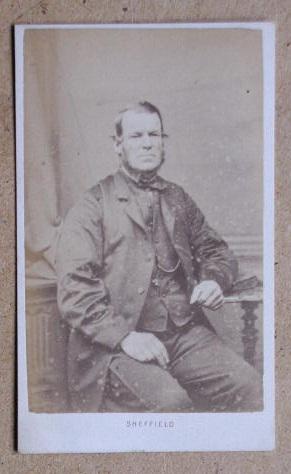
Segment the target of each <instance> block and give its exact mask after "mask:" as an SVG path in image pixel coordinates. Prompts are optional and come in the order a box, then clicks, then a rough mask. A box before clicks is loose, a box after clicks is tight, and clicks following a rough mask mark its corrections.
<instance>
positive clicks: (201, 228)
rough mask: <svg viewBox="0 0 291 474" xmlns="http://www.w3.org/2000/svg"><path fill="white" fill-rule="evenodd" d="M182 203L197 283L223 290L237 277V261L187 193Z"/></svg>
mask: <svg viewBox="0 0 291 474" xmlns="http://www.w3.org/2000/svg"><path fill="white" fill-rule="evenodd" d="M185 194H186V193H185ZM185 200H186V201H185V202H186V211H187V220H188V224H189V228H190V236H189V239H190V246H191V252H192V256H193V260H194V264H195V266H196V268H198V278H199V281H203V280H215V281H216V282H217V283H218V284H219V286H220V287H221V289H222V290H223V291H226V290H228V289H229V288H230V287H231V286H232V284H233V282H234V280H235V279H236V278H237V273H238V263H237V260H236V259H235V257H234V255H233V253H232V252H231V250H230V249H229V248H228V245H227V243H226V242H225V241H224V240H223V239H222V238H221V237H220V236H219V235H218V234H217V232H216V231H215V230H214V229H212V228H211V227H210V226H209V225H208V223H207V222H206V219H205V217H204V215H203V214H202V212H201V211H200V209H199V208H198V207H197V205H196V204H195V202H194V201H193V200H192V199H191V198H190V196H189V195H188V194H186V197H185Z"/></svg>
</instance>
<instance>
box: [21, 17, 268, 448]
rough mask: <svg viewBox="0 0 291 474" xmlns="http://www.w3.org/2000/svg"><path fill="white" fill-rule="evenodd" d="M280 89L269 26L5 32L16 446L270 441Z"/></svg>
mask: <svg viewBox="0 0 291 474" xmlns="http://www.w3.org/2000/svg"><path fill="white" fill-rule="evenodd" d="M273 89H274V28H273V25H272V24H270V23H265V24H264V23H249V24H247V23H237V24H231V23H229V24H219V23H218V24H214V23H213V24H196V25H194V24H176V25H174V24H172V25H171V24H168V25H165V24H164V25H158V24H156V25H42V26H38V25H22V26H18V27H16V98H17V102H16V105H17V107H16V115H17V190H18V192H17V195H18V209H17V210H18V369H19V376H18V403H19V436H20V447H21V449H22V450H24V451H26V452H55V451H56V450H59V451H60V452H67V451H71V452H94V451H95V452H100V451H130V450H131V449H132V450H143V451H155V450H160V451H169V450H172V451H175V450H177V451H179V450H180V451H183V450H193V451H195V450H209V451H211V450H226V449H228V450H240V449H242V450H245V449H250V450H251V449H254V450H256V449H272V446H273V440H274V433H273V429H272V426H273V410H274V395H273V390H274V382H273V377H274V375H273V370H274V369H273V337H274V334H273V331H274V329H273V263H274V257H273V199H274V193H273V145H274V144H273V134H274V129H273V125H274V124H273V113H274V112H273V109H274V103H273V100H274V90H273ZM183 420H184V421H183ZM221 423H222V424H223V425H225V426H226V428H225V432H224V433H223V434H222V433H221ZM78 425H79V428H78ZM258 425H260V427H259V426H258ZM228 427H229V429H228ZM254 427H256V428H255V429H256V431H255V432H254ZM76 430H77V431H76ZM78 430H80V431H78ZM113 430H114V431H115V432H116V433H115V434H113ZM137 430H138V433H139V435H137ZM69 431H71V433H72V435H71V434H68V432H69ZM76 432H78V433H79V439H78V440H76V439H75V438H74V440H73V433H75V434H76ZM110 432H111V437H110V436H109V433H110ZM35 433H38V434H39V433H42V434H41V435H40V436H39V438H38V437H37V435H36V434H35ZM55 433H57V438H58V439H63V438H66V440H65V441H64V442H63V444H62V443H60V445H58V447H56V446H57V445H56V441H55ZM80 433H81V434H80ZM105 433H107V434H106V436H105V435H104V434H105ZM141 433H142V434H141ZM206 433H210V436H208V437H207V436H206ZM219 433H220V434H219ZM251 435H253V437H251ZM71 436H72V438H71ZM103 436H104V438H106V440H105V441H104V439H103V444H102V439H101V438H102V437H103ZM183 436H184V437H185V439H184V441H183V440H182V437H183ZM107 438H108V439H107ZM121 438H122V439H121ZM137 438H138V439H137ZM186 438H187V440H186ZM206 438H207V439H206ZM219 438H220V439H219ZM94 443H95V444H94Z"/></svg>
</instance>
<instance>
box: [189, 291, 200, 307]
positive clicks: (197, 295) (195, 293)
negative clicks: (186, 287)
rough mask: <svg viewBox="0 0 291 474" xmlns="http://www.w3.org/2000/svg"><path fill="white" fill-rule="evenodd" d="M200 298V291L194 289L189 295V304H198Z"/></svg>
mask: <svg viewBox="0 0 291 474" xmlns="http://www.w3.org/2000/svg"><path fill="white" fill-rule="evenodd" d="M200 297H201V290H200V289H199V288H197V287H196V288H194V291H193V293H192V295H191V299H190V304H194V303H197V304H199V299H200Z"/></svg>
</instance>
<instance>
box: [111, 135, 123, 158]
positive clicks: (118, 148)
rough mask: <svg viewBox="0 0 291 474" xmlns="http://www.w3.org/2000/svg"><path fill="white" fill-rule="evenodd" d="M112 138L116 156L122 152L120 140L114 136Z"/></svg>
mask: <svg viewBox="0 0 291 474" xmlns="http://www.w3.org/2000/svg"><path fill="white" fill-rule="evenodd" d="M112 138H113V147H114V151H115V153H116V154H117V155H118V156H121V154H122V141H121V140H119V139H118V138H116V137H112Z"/></svg>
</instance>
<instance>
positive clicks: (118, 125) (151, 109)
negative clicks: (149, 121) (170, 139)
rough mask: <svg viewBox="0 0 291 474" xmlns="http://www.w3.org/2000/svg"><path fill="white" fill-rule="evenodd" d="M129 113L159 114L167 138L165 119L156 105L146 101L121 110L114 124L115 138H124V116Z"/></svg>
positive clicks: (162, 129)
mask: <svg viewBox="0 0 291 474" xmlns="http://www.w3.org/2000/svg"><path fill="white" fill-rule="evenodd" d="M129 111H133V112H140V113H142V112H148V113H150V114H157V115H158V117H159V119H160V122H161V131H162V135H163V136H166V135H165V134H164V126H163V119H162V115H161V112H160V111H159V109H158V107H156V106H155V105H153V104H151V103H150V102H148V101H146V100H145V101H141V102H136V103H134V104H131V105H128V106H127V107H126V108H125V109H122V110H120V112H118V115H117V117H116V119H115V122H114V126H115V137H117V138H120V137H121V136H122V133H123V130H122V118H123V115H124V114H125V113H126V112H129Z"/></svg>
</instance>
